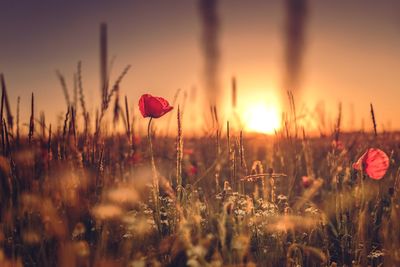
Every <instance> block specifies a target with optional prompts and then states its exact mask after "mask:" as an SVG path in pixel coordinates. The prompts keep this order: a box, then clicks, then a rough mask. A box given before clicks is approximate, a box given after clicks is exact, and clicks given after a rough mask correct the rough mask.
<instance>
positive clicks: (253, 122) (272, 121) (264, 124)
mask: <svg viewBox="0 0 400 267" xmlns="http://www.w3.org/2000/svg"><path fill="white" fill-rule="evenodd" d="M243 115H244V116H243V117H244V120H245V128H246V130H247V131H250V132H257V133H265V134H273V133H274V131H275V130H277V129H279V127H280V116H279V111H278V108H277V107H276V106H273V105H268V104H266V103H257V104H254V105H251V106H249V107H247V108H246V109H245V110H244V113H243Z"/></svg>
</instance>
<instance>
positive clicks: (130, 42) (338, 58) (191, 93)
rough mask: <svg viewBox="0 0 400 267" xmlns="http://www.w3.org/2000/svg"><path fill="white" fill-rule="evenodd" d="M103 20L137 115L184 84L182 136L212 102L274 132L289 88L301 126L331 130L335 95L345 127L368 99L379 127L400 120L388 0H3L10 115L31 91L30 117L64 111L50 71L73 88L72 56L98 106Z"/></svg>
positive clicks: (358, 117)
mask: <svg viewBox="0 0 400 267" xmlns="http://www.w3.org/2000/svg"><path fill="white" fill-rule="evenodd" d="M100 23H106V24H107V59H108V62H109V64H108V69H107V72H110V77H111V80H110V84H112V83H113V82H114V81H115V79H116V78H117V77H118V76H119V74H120V73H121V72H122V70H123V69H124V67H125V66H126V65H127V64H131V65H132V67H131V69H130V71H129V73H128V74H127V76H126V77H125V78H124V80H123V81H122V83H121V86H120V94H121V96H124V95H127V96H128V100H129V103H130V106H131V107H134V108H135V110H134V114H135V115H139V113H138V109H137V101H138V99H139V97H140V95H141V94H143V93H150V94H154V95H159V96H163V97H165V98H166V99H168V100H169V101H170V102H172V101H173V99H174V96H175V95H176V92H177V90H178V89H181V91H180V94H179V97H178V102H177V103H180V105H181V106H184V110H185V111H184V129H185V132H186V133H188V132H191V131H193V132H198V133H201V131H203V130H205V128H206V126H205V124H206V123H205V122H206V121H207V120H209V117H210V114H209V113H210V105H211V106H216V107H217V108H218V113H219V119H220V121H224V120H231V121H234V120H235V121H236V120H238V121H241V123H237V124H238V128H239V127H240V128H244V129H246V130H248V131H257V132H264V133H273V132H274V129H279V128H280V127H281V118H282V113H283V112H284V111H288V107H289V101H288V97H287V91H291V92H292V93H293V96H294V99H295V104H296V112H297V114H298V118H299V120H301V121H302V125H303V126H304V127H307V130H308V131H310V132H315V133H318V132H321V131H324V132H327V133H329V132H330V130H331V129H332V128H333V124H334V123H335V119H336V117H337V113H338V105H339V103H342V125H343V128H344V130H348V131H354V130H359V129H361V128H363V127H364V128H368V129H369V128H371V126H370V121H369V120H370V119H369V116H370V110H369V104H370V102H372V103H373V104H374V108H375V115H376V118H377V123H378V127H380V130H383V129H385V130H397V129H400V119H399V117H398V116H397V112H398V101H399V100H398V99H399V97H400V90H399V88H398V86H399V80H400V76H399V75H398V70H399V69H400V49H399V47H400V2H399V1H396V0H381V1H379V2H378V1H373V0H364V1H357V0H336V1H317V0H308V1H306V0H285V1H278V0H275V1H261V0H259V1H258V0H254V1H242V0H220V1H217V0H197V1H194V0H193V1H187V0H180V1H178V0H170V1H163V0H157V1H156V0H151V1H144V0H143V1H105V0H97V1H77V0H72V1H50V0H42V1H40V2H39V1H1V2H0V33H1V39H0V72H1V73H4V75H5V80H6V84H7V89H8V94H9V98H10V102H11V107H12V109H13V110H14V112H15V110H16V102H17V97H18V96H20V97H21V120H22V121H23V122H28V121H29V112H30V95H31V92H34V93H35V100H36V112H37V113H36V114H39V112H40V111H44V112H45V114H46V119H47V120H48V121H50V122H54V123H56V122H57V120H59V118H60V117H62V116H64V115H63V114H65V112H66V109H67V106H66V101H65V99H64V94H63V91H62V90H61V86H60V82H59V80H58V78H57V76H56V70H59V71H60V72H61V73H62V74H63V75H64V76H65V79H66V81H67V87H68V89H69V90H70V92H71V95H72V90H73V86H74V83H73V75H74V73H76V71H77V62H78V61H82V75H83V77H82V78H83V88H84V92H85V99H86V102H87V107H88V111H89V112H90V113H95V112H96V110H97V109H99V106H100V103H101V90H100V88H101V79H100V72H101V70H100V56H99V55H100V46H99V38H100ZM111 62H113V63H112V64H111ZM103 71H104V70H103ZM232 87H236V99H232V92H233V90H232ZM78 113H79V111H78ZM109 113H112V112H109ZM167 120H168V119H164V118H163V119H160V122H159V123H160V124H159V125H161V126H162V125H163V123H165V122H166V121H167ZM141 127H142V126H141ZM143 128H144V127H143ZM200 130H201V131H200Z"/></svg>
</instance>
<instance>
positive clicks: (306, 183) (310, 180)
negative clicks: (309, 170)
mask: <svg viewBox="0 0 400 267" xmlns="http://www.w3.org/2000/svg"><path fill="white" fill-rule="evenodd" d="M313 183H314V179H313V178H311V177H308V176H303V177H301V184H302V186H303V187H304V188H309V187H310V186H311V185H312V184H313Z"/></svg>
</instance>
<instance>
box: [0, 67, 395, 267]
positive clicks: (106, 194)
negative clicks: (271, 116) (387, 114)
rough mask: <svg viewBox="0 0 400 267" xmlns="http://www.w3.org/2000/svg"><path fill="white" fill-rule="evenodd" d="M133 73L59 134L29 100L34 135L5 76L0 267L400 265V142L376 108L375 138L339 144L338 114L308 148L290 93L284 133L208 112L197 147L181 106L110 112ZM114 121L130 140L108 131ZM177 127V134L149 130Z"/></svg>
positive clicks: (67, 120)
mask: <svg viewBox="0 0 400 267" xmlns="http://www.w3.org/2000/svg"><path fill="white" fill-rule="evenodd" d="M126 71H127V69H126ZM126 71H124V73H125V72H126ZM124 73H123V74H122V75H121V76H120V78H118V79H117V82H116V83H115V84H114V86H113V87H111V88H110V90H109V91H108V92H107V91H106V95H105V97H103V102H102V103H101V109H100V111H99V112H98V113H97V114H89V112H87V111H86V107H85V98H84V92H83V89H82V88H81V87H78V89H79V91H78V97H76V100H75V102H72V103H71V105H70V106H69V107H68V110H66V111H65V117H64V119H63V121H62V122H60V124H59V125H51V124H48V123H46V120H45V114H41V115H40V116H38V115H35V114H36V113H37V112H36V110H37V109H38V108H37V107H35V100H34V95H33V94H32V99H31V116H30V119H29V123H27V124H26V125H24V124H22V123H21V122H20V118H19V113H18V112H17V113H16V114H15V116H14V117H13V115H12V113H13V112H12V111H11V109H10V103H9V100H8V98H7V90H6V87H5V83H4V77H3V76H2V81H3V83H2V84H3V86H2V101H1V118H2V123H1V150H0V151H1V156H0V182H1V186H0V201H1V206H0V224H1V231H0V263H1V264H0V265H1V266H399V265H400V225H399V220H400V206H399V204H400V203H399V201H400V198H399V181H398V180H399V168H398V166H399V162H400V146H399V139H400V134H398V133H395V132H384V131H379V128H378V129H377V127H376V125H377V122H376V121H375V115H374V111H373V107H372V105H371V122H370V123H369V124H368V125H370V127H366V128H367V130H363V131H361V130H360V131H357V132H351V133H346V132H342V131H341V112H339V113H338V116H337V120H336V122H335V125H334V130H333V131H332V132H329V133H326V134H325V135H321V136H318V135H317V136H316V135H309V134H308V133H307V130H306V129H304V128H303V127H302V126H301V125H298V123H297V121H296V114H295V107H294V100H293V95H291V94H290V93H289V96H291V97H289V100H291V101H290V103H291V105H290V106H291V110H292V112H289V114H291V115H290V116H287V117H286V120H285V121H282V125H283V127H281V129H277V130H276V132H275V134H272V135H265V134H255V133H249V132H243V131H241V129H237V127H232V126H231V125H230V124H229V122H226V121H223V122H222V121H219V120H218V114H217V113H218V107H212V108H211V109H210V110H211V111H210V113H211V115H210V118H211V119H210V121H209V122H208V123H209V125H211V127H210V129H209V130H208V131H207V132H204V134H202V135H201V136H196V137H190V136H187V135H185V134H184V131H185V129H189V128H190V125H184V124H183V123H182V115H183V111H182V110H180V108H179V107H178V104H177V103H174V102H175V101H171V102H170V103H171V105H170V103H169V102H168V101H166V100H164V99H161V98H154V97H152V96H150V95H146V96H142V98H143V97H145V98H146V97H147V100H146V99H142V98H141V100H140V101H139V99H135V101H128V100H127V98H125V101H124V103H123V104H119V105H115V106H116V107H118V108H114V110H113V108H112V106H113V104H112V103H113V101H114V99H115V96H116V95H115V93H116V92H117V89H118V86H119V82H120V81H121V80H122V77H123V75H124ZM60 80H61V84H63V82H62V81H63V77H62V76H61V75H60ZM146 101H147V102H146ZM151 101H153V102H151ZM154 101H155V102H154ZM157 101H158V102H157ZM139 102H140V103H139ZM137 105H140V110H141V114H136V115H135V116H132V114H131V112H130V110H131V108H132V107H133V106H134V107H137ZM171 106H174V107H173V109H172V107H171ZM78 107H79V113H77V109H78ZM17 109H18V110H19V102H18V104H17ZM157 112H161V113H157ZM106 113H108V114H109V115H110V114H113V116H114V118H119V120H122V121H123V125H124V129H125V130H124V131H110V130H108V131H107V130H105V129H107V128H110V127H111V125H112V123H113V122H112V121H111V120H110V119H109V118H107V116H105V114H106ZM156 113H157V114H156ZM159 117H160V118H159ZM161 117H162V118H161ZM167 117H169V118H170V125H169V126H168V127H170V134H169V135H165V134H162V132H161V131H159V130H158V129H156V128H154V127H153V126H154V125H155V124H157V122H158V121H159V120H168V118H167ZM103 118H106V119H103ZM135 120H143V121H145V122H146V123H148V126H149V127H148V131H147V135H146V134H141V135H139V134H138V131H137V129H135V126H134V125H136V124H135V123H134V121H135ZM78 121H80V123H78Z"/></svg>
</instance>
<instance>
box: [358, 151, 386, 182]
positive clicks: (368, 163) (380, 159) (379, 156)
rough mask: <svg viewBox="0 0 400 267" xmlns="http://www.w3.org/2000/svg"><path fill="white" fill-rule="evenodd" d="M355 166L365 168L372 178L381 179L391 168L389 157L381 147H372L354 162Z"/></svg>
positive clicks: (359, 168) (360, 168)
mask: <svg viewBox="0 0 400 267" xmlns="http://www.w3.org/2000/svg"><path fill="white" fill-rule="evenodd" d="M353 168H354V169H356V170H363V171H364V172H365V173H366V174H367V175H368V176H369V177H371V178H372V179H375V180H380V179H382V178H383V176H384V175H385V174H386V171H387V169H388V168H389V157H388V156H387V155H386V153H385V152H383V151H382V150H380V149H377V148H370V149H368V150H367V152H365V153H364V154H363V155H362V156H361V157H360V158H359V159H358V161H357V162H356V163H354V164H353Z"/></svg>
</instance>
